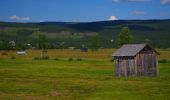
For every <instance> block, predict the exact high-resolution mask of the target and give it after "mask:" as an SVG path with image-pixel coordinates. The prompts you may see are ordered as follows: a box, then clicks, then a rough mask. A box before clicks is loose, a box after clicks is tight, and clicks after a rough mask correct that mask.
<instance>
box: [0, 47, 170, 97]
mask: <svg viewBox="0 0 170 100" xmlns="http://www.w3.org/2000/svg"><path fill="white" fill-rule="evenodd" d="M114 51H115V49H107V50H105V49H102V50H99V51H98V52H91V51H89V52H87V53H84V52H80V51H79V50H75V51H71V50H48V56H49V57H50V58H51V59H50V60H33V58H34V57H36V56H40V51H39V50H29V51H27V55H25V56H18V55H16V54H15V52H13V51H10V52H7V51H5V52H7V53H8V55H5V56H2V55H1V56H0V100H3V99H4V100H13V99H14V100H25V99H26V100H32V99H35V100H37V99H38V100H49V99H52V100H143V99H145V100H169V99H170V96H169V94H170V74H169V73H170V63H160V64H159V69H160V75H159V76H158V77H128V78H123V77H121V78H116V77H114V67H113V63H112V62H111V61H110V59H111V55H112V53H113V52H114ZM1 52H3V51H1ZM160 52H161V55H160V56H159V58H161V59H162V58H165V59H168V60H169V59H170V56H168V55H170V52H169V51H160ZM0 54H1V53H0ZM12 56H13V57H15V59H11V57H12ZM56 57H57V58H59V60H57V61H55V60H53V58H56ZM68 58H74V60H73V61H69V60H68ZM76 58H83V60H82V61H77V60H76Z"/></svg>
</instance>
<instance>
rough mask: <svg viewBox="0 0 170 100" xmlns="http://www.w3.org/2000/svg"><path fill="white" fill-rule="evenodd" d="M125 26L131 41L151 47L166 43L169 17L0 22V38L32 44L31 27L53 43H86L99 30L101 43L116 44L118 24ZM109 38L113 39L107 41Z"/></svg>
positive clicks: (168, 42) (169, 34)
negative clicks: (146, 43)
mask: <svg viewBox="0 0 170 100" xmlns="http://www.w3.org/2000/svg"><path fill="white" fill-rule="evenodd" d="M124 26H127V27H129V29H130V30H131V33H132V35H133V36H134V39H135V43H144V42H149V43H150V44H152V45H153V46H154V47H159V48H169V47H170V28H169V27H170V20H169V19H167V20H116V21H99V22H40V23H15V22H0V35H1V37H0V39H1V41H2V40H4V41H5V40H6V41H11V40H15V41H16V42H17V43H18V44H19V43H21V42H22V43H23V42H24V43H28V42H29V43H31V44H32V45H34V46H35V45H36V40H35V38H34V32H35V31H37V30H38V31H41V32H44V33H46V34H47V36H48V38H49V43H50V44H53V47H60V44H62V43H65V47H69V46H75V47H78V48H79V47H81V45H82V44H84V45H86V46H87V47H88V46H89V45H90V44H89V38H90V37H91V36H94V35H96V33H98V34H99V36H100V40H101V43H100V44H101V47H104V48H110V47H115V46H116V42H115V41H116V39H117V36H118V34H119V33H120V30H121V28H122V27H124ZM110 40H114V42H111V41H110Z"/></svg>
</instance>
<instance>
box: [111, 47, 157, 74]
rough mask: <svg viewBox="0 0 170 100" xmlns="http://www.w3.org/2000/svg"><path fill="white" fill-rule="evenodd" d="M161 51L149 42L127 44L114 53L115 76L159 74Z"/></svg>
mask: <svg viewBox="0 0 170 100" xmlns="http://www.w3.org/2000/svg"><path fill="white" fill-rule="evenodd" d="M158 55H159V53H158V52H157V51H156V50H155V49H153V48H152V47H150V46H149V45H148V44H127V45H123V46H122V47H121V48H119V49H118V50H117V51H116V52H115V53H114V54H113V57H114V63H115V76H157V75H158V74H159V69H158V61H157V56H158Z"/></svg>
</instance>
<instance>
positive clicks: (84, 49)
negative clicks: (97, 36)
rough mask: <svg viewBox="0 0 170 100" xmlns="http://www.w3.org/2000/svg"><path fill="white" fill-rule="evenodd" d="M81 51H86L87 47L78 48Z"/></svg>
mask: <svg viewBox="0 0 170 100" xmlns="http://www.w3.org/2000/svg"><path fill="white" fill-rule="evenodd" d="M80 50H81V52H88V48H86V47H84V48H80Z"/></svg>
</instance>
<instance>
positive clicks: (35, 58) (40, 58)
mask: <svg viewBox="0 0 170 100" xmlns="http://www.w3.org/2000/svg"><path fill="white" fill-rule="evenodd" d="M33 59H34V60H49V59H50V58H49V57H48V56H43V57H34V58H33Z"/></svg>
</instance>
